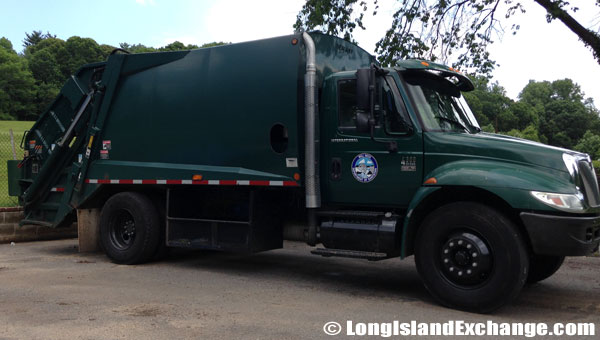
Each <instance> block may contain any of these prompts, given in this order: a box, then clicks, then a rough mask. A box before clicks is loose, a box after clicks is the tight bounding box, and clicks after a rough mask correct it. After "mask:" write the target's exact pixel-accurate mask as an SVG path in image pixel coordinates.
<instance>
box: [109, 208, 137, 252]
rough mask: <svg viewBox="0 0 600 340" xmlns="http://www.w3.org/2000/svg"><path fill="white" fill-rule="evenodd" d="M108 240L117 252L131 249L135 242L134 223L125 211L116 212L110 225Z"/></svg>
mask: <svg viewBox="0 0 600 340" xmlns="http://www.w3.org/2000/svg"><path fill="white" fill-rule="evenodd" d="M110 240H111V243H112V244H113V246H114V247H115V248H117V249H119V250H125V249H128V248H129V247H131V245H132V244H133V241H134V240H135V222H134V220H133V216H131V214H130V213H129V212H128V211H127V210H120V211H118V212H117V213H116V214H115V215H114V217H113V218H112V220H111V223H110Z"/></svg>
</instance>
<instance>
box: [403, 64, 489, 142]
mask: <svg viewBox="0 0 600 340" xmlns="http://www.w3.org/2000/svg"><path fill="white" fill-rule="evenodd" d="M402 75H403V77H404V79H405V80H406V83H407V85H408V86H407V87H408V92H409V93H410V95H411V97H412V99H413V101H414V103H415V105H416V109H417V112H418V114H419V115H420V116H421V121H422V122H423V125H424V126H425V129H426V130H428V131H454V132H467V133H477V132H479V131H481V129H480V127H479V124H478V123H477V120H476V119H475V116H474V115H473V112H471V109H470V108H469V105H468V104H467V102H466V101H465V99H464V98H463V96H462V95H461V94H460V91H459V90H458V88H457V87H456V86H455V85H454V84H453V83H452V82H450V81H449V80H447V79H445V78H443V77H440V76H438V75H435V74H433V73H430V72H411V73H407V72H404V73H402Z"/></svg>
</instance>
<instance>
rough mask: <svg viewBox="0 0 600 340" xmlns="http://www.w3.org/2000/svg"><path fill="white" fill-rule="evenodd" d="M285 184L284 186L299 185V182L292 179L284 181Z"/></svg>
mask: <svg viewBox="0 0 600 340" xmlns="http://www.w3.org/2000/svg"><path fill="white" fill-rule="evenodd" d="M283 186H284V187H297V186H298V183H297V182H292V181H283Z"/></svg>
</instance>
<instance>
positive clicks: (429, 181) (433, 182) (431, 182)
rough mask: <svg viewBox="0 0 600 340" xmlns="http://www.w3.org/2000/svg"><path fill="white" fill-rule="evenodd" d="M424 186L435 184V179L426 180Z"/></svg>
mask: <svg viewBox="0 0 600 340" xmlns="http://www.w3.org/2000/svg"><path fill="white" fill-rule="evenodd" d="M424 184H437V179H435V177H431V178H428V179H427V180H426V181H425V183H424Z"/></svg>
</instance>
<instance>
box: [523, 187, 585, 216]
mask: <svg viewBox="0 0 600 340" xmlns="http://www.w3.org/2000/svg"><path fill="white" fill-rule="evenodd" d="M531 194H532V195H533V197H535V198H537V199H538V200H539V201H540V202H542V203H544V204H546V205H549V206H551V207H553V208H556V209H559V210H563V211H569V212H581V211H582V210H584V209H585V208H584V207H583V203H582V202H583V195H582V194H581V193H578V194H575V195H573V194H554V193H550V192H539V191H532V192H531Z"/></svg>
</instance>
